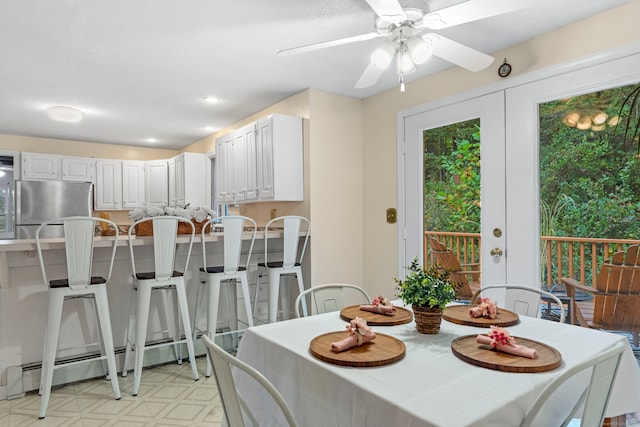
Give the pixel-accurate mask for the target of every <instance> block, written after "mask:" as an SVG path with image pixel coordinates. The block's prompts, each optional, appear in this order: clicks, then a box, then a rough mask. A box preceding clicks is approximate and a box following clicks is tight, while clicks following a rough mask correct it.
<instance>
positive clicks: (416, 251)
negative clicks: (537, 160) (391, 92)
mask: <svg viewBox="0 0 640 427" xmlns="http://www.w3.org/2000/svg"><path fill="white" fill-rule="evenodd" d="M504 117H505V114H504V95H503V92H502V91H500V92H495V93H490V94H487V95H483V96H479V97H476V98H473V99H469V100H465V101H461V102H457V103H455V104H450V105H444V106H437V107H434V108H431V109H428V110H426V111H423V112H420V113H419V114H416V115H413V116H409V117H405V120H404V140H405V143H404V147H402V146H401V148H400V152H399V153H398V154H399V155H398V158H399V164H398V168H399V170H400V171H401V173H400V177H401V179H402V182H401V187H404V190H403V191H399V195H400V197H399V199H400V200H399V212H400V215H399V226H400V229H401V230H402V234H403V235H402V238H401V239H400V240H401V241H400V246H399V265H400V266H406V265H408V264H409V263H410V261H411V259H413V258H414V257H416V256H418V257H419V258H422V254H423V242H424V229H423V224H424V199H423V194H424V190H423V186H424V168H428V167H429V165H428V164H426V165H425V161H424V159H425V156H424V138H425V137H424V135H425V132H427V131H429V130H430V129H435V128H439V127H442V126H447V125H451V124H454V123H460V122H466V121H468V120H474V119H479V121H480V171H481V172H480V174H481V178H480V189H481V198H480V206H481V214H480V223H481V224H480V229H481V235H482V247H481V259H482V283H483V284H488V283H504V282H505V280H506V262H505V256H504V254H505V253H506V248H505V242H506V235H505V234H506V233H505V231H506V230H505V133H504V129H505V126H504ZM492 253H493V254H494V255H491V254H492ZM399 274H402V271H401V272H400V273H399Z"/></svg>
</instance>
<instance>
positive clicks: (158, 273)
mask: <svg viewBox="0 0 640 427" xmlns="http://www.w3.org/2000/svg"><path fill="white" fill-rule="evenodd" d="M148 221H152V223H153V236H152V238H153V261H154V270H153V271H154V273H155V279H156V280H159V281H166V280H169V279H170V278H171V277H172V276H173V272H174V271H176V268H175V258H176V239H177V237H178V235H177V233H178V222H184V223H186V224H188V225H190V226H191V234H190V235H187V236H190V239H189V242H188V245H189V248H188V251H187V258H186V260H185V263H184V268H183V270H182V271H183V272H184V271H186V270H187V267H188V266H189V258H190V257H191V247H192V246H193V238H194V236H195V226H194V225H193V223H192V222H191V221H189V220H188V219H186V218H182V217H177V216H170V215H166V216H154V217H151V218H143V219H141V220H138V221H135V222H134V223H133V224H132V225H131V227H129V232H128V238H129V253H130V255H131V269H132V272H133V276H134V277H135V276H136V262H135V256H134V253H133V246H134V237H133V231H134V230H135V227H136V225H138V224H140V223H143V222H148Z"/></svg>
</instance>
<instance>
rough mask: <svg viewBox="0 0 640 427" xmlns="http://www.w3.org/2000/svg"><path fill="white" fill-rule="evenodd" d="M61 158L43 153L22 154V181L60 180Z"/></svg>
mask: <svg viewBox="0 0 640 427" xmlns="http://www.w3.org/2000/svg"><path fill="white" fill-rule="evenodd" d="M61 176H62V174H61V173H60V156H56V155H53V154H41V153H26V152H23V153H22V179H31V180H40V179H47V180H59V179H60V178H61Z"/></svg>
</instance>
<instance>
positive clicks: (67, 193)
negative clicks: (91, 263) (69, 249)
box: [15, 181, 93, 239]
mask: <svg viewBox="0 0 640 427" xmlns="http://www.w3.org/2000/svg"><path fill="white" fill-rule="evenodd" d="M15 194H16V200H15V206H16V218H15V219H16V221H15V232H16V234H15V238H16V239H32V238H34V237H35V233H36V229H37V228H38V226H40V224H42V223H43V222H46V221H50V220H54V219H58V218H63V217H67V216H91V206H92V201H93V184H92V183H90V182H65V181H16V193H15ZM62 236H63V231H62V223H59V224H57V225H52V226H50V227H46V228H45V229H44V230H43V233H42V234H41V235H40V237H62Z"/></svg>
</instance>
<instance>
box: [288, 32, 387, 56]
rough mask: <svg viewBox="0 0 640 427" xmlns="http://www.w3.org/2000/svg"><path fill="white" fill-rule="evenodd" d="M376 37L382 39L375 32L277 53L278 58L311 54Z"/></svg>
mask: <svg viewBox="0 0 640 427" xmlns="http://www.w3.org/2000/svg"><path fill="white" fill-rule="evenodd" d="M377 37H382V35H381V34H379V33H376V32H372V33H366V34H360V35H357V36H352V37H346V38H343V39H337V40H329V41H326V42H320V43H313V44H308V45H305V46H299V47H293V48H291V49H283V50H280V51H278V55H279V56H287V55H295V54H297V53H304V52H312V51H314V50H319V49H325V48H327V47H333V46H340V45H343V44H349V43H355V42H361V41H365V40H371V39H375V38H377Z"/></svg>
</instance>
